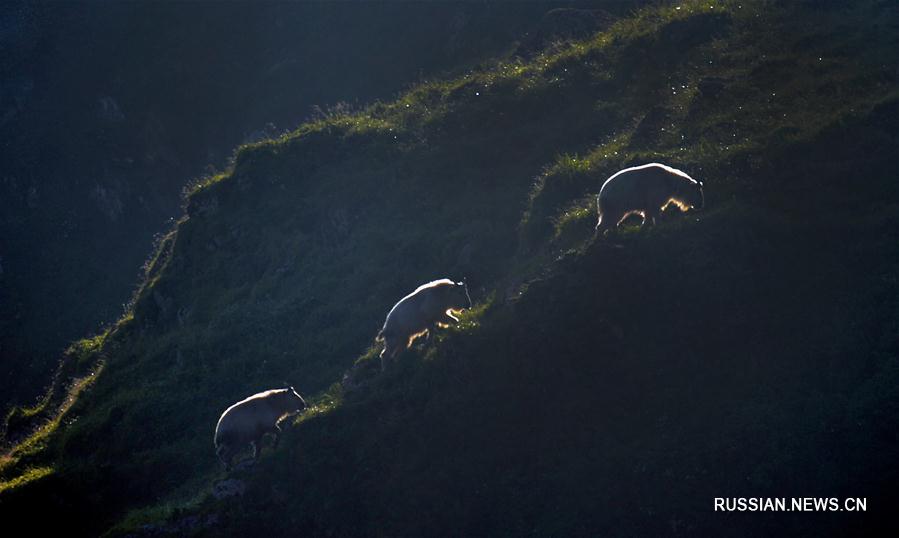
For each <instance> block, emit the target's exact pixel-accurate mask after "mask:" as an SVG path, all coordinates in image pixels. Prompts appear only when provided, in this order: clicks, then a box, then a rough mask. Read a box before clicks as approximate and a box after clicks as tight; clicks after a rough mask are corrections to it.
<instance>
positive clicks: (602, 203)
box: [596, 163, 703, 233]
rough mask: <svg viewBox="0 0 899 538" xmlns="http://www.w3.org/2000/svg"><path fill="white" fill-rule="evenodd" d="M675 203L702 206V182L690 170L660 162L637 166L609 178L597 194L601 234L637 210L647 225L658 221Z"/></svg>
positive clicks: (680, 205)
mask: <svg viewBox="0 0 899 538" xmlns="http://www.w3.org/2000/svg"><path fill="white" fill-rule="evenodd" d="M668 204H674V205H676V206H677V207H678V208H680V210H681V211H687V210H688V209H692V208H694V207H695V208H697V209H700V208H702V204H703V196H702V183H701V182H699V181H696V180H695V179H693V178H691V177H690V176H688V175H687V174H686V173H684V172H682V171H680V170H678V169H676V168H672V167H670V166H666V165H664V164H659V163H650V164H644V165H643V166H634V167H633V168H625V169H624V170H622V171H620V172H618V173H616V174H614V175H613V176H612V177H610V178H609V179H607V180H606V182H605V183H603V185H602V189H600V191H599V195H598V196H597V197H596V205H597V210H598V213H599V221H598V222H597V223H596V231H597V233H603V232H605V231H607V230H609V229H611V228H615V227H617V226H618V225H619V224H620V223H621V221H623V220H624V218H625V217H627V216H628V215H631V214H633V213H639V214H640V215H642V216H643V226H645V225H646V224H647V223H649V224H655V223H656V217H658V216H659V213H661V211H662V210H663V209H664V208H665V207H667V206H668Z"/></svg>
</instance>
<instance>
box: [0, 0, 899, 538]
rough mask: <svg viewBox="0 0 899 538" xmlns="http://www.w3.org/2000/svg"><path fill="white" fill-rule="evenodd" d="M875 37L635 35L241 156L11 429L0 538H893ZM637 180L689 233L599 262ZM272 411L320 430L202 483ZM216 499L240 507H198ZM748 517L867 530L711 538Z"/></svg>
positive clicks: (608, 251)
mask: <svg viewBox="0 0 899 538" xmlns="http://www.w3.org/2000/svg"><path fill="white" fill-rule="evenodd" d="M897 25H899V21H897V13H896V10H895V7H894V6H892V5H891V4H890V3H887V2H873V1H872V2H864V3H859V4H857V5H854V6H843V5H833V6H830V5H824V6H822V5H817V4H798V3H752V4H746V5H744V4H742V3H737V2H733V3H731V2H726V3H709V2H687V3H684V4H681V5H676V6H656V7H651V8H647V9H644V10H641V11H639V12H637V13H635V14H634V15H632V16H630V17H627V18H623V19H621V20H619V21H617V22H616V23H614V24H613V25H612V26H611V27H609V28H608V29H607V30H605V31H603V32H600V33H597V34H596V35H594V36H593V37H591V38H588V39H585V40H582V41H578V42H576V43H573V44H571V45H568V46H557V47H552V48H550V49H547V50H546V52H544V53H541V54H536V55H533V56H528V57H526V58H518V57H514V58H512V59H506V60H502V61H497V62H495V63H493V64H491V65H489V66H485V67H482V68H479V69H475V70H473V71H471V72H467V73H464V74H462V75H460V76H458V77H457V78H449V79H443V80H432V81H425V82H422V83H420V84H418V85H416V86H415V87H413V88H411V89H410V90H409V91H408V92H406V93H404V94H402V95H401V96H399V97H398V98H397V99H396V100H394V101H391V102H378V103H375V104H373V105H371V106H369V107H367V108H364V109H362V110H359V111H356V112H347V111H340V110H337V111H333V112H332V113H330V114H328V115H327V116H326V117H323V118H321V119H318V120H315V121H310V122H308V123H306V124H304V125H303V126H301V127H300V128H299V129H297V130H296V131H293V132H291V133H288V134H285V135H283V136H280V137H278V138H276V139H272V140H266V141H260V142H256V143H252V144H247V145H244V146H242V147H240V148H239V149H238V151H237V153H236V156H235V159H234V162H233V166H232V167H231V168H230V169H229V170H227V171H225V172H223V173H221V174H217V175H214V176H210V177H208V178H206V179H205V180H203V181H201V182H198V184H197V185H196V186H195V187H194V189H193V190H192V191H191V192H190V193H189V194H188V196H187V204H186V206H187V207H186V214H185V215H184V216H183V217H182V218H181V219H180V220H179V221H178V223H177V226H175V227H174V229H173V230H172V231H171V232H170V233H169V234H167V235H166V236H165V237H164V238H163V239H162V240H161V241H160V243H159V247H158V249H157V251H156V253H155V254H154V256H153V258H152V259H151V261H150V262H149V263H148V265H147V271H146V274H145V276H144V279H143V281H142V283H141V286H140V289H139V291H138V293H137V296H136V300H135V302H134V305H133V307H132V308H131V309H130V310H129V311H128V313H127V314H126V315H125V316H124V317H123V318H122V319H121V320H120V321H119V322H118V323H117V324H116V325H115V326H114V327H112V328H111V329H110V330H109V331H107V332H105V333H103V334H101V335H100V336H98V337H96V338H94V339H91V340H85V341H81V342H79V343H77V344H76V345H75V346H73V347H72V348H71V349H70V350H69V352H68V354H67V356H66V358H65V359H64V362H63V366H62V370H61V374H60V377H59V378H58V383H57V386H58V389H57V390H56V391H55V392H54V393H52V394H51V395H49V396H48V399H47V400H46V403H45V405H44V406H43V407H42V408H34V409H25V410H19V411H18V414H16V415H15V416H14V417H13V419H14V420H12V423H13V425H15V426H16V428H17V432H18V433H17V434H16V435H17V439H18V442H17V443H16V444H15V446H12V447H11V450H10V451H9V452H8V453H7V455H5V456H4V459H3V461H2V463H0V479H2V480H3V482H0V513H2V515H3V518H4V520H6V518H14V517H16V514H17V513H18V514H21V513H22V507H26V506H41V507H44V508H45V509H47V510H52V511H53V512H54V513H56V514H59V519H58V520H56V521H54V522H50V523H47V525H48V526H53V525H54V523H59V522H61V521H64V523H65V526H66V528H67V530H69V531H70V532H75V533H78V534H96V533H99V532H102V531H105V530H108V529H111V534H113V535H118V534H128V533H137V534H138V535H141V534H147V535H149V534H152V533H154V532H169V533H175V534H197V535H248V534H263V533H268V534H270V535H276V536H286V535H298V534H304V535H305V534H310V535H333V536H358V535H385V536H396V535H421V534H427V535H435V534H436V535H496V534H501V535H506V534H508V535H525V534H532V535H539V536H559V535H590V536H593V535H625V536H632V535H637V536H640V535H649V536H658V535H722V534H727V535H739V536H759V535H768V534H788V535H793V534H798V535H816V536H819V535H827V534H834V535H846V534H851V535H855V534H861V535H865V534H871V533H873V532H874V531H875V530H876V529H883V528H885V525H889V526H892V527H894V528H895V527H896V524H895V522H893V521H892V520H891V519H890V517H889V516H890V515H891V514H890V513H889V512H890V507H891V506H892V505H893V504H894V503H895V502H896V499H897V497H896V494H895V492H894V491H893V489H894V488H893V484H895V482H896V479H897V478H899V476H897V474H899V473H897V468H896V464H895V457H894V454H895V453H896V449H897V441H899V440H897V438H896V434H895V432H896V431H897V426H899V424H897V418H899V414H897V411H899V408H897V404H899V389H897V386H899V384H897V382H899V378H897V372H899V369H897V366H899V365H897V359H899V357H897V351H899V349H897V341H899V340H897V338H896V334H897V330H899V317H897V315H899V310H897V308H896V306H897V304H896V297H897V296H899V294H897V292H899V289H897V285H899V283H897V280H896V278H895V275H896V274H897V269H899V246H897V245H899V242H897V230H899V226H897V224H899V187H897V183H896V178H895V170H896V167H895V162H894V158H895V156H896V154H897V152H896V150H897V140H896V135H897V131H899V129H897V127H899V119H897V107H899V91H897V85H896V70H895V66H896V65H897V62H896V61H897V57H896V54H897V38H896V36H897V35H899V33H897V30H899V28H897ZM651 161H660V162H665V163H668V164H671V165H673V166H677V167H679V168H682V169H683V170H685V171H686V172H688V173H689V174H691V175H692V176H693V177H696V178H698V179H702V180H703V181H704V184H705V189H706V193H705V194H706V196H705V200H706V207H705V209H704V211H703V212H701V213H695V214H694V213H690V214H687V215H681V214H674V212H668V213H666V214H665V215H663V218H662V219H661V222H660V223H659V225H658V226H657V227H655V228H651V229H646V230H642V231H638V230H637V229H636V228H635V227H632V226H628V227H625V229H623V230H621V231H620V232H619V234H617V235H615V236H613V237H608V238H606V237H599V238H596V237H594V236H593V233H592V228H593V225H594V224H595V220H596V214H595V209H594V207H593V202H592V200H593V199H594V196H595V194H596V193H597V192H598V191H599V188H600V186H601V185H602V182H603V180H604V179H605V178H606V177H608V175H610V174H611V173H613V172H615V171H617V170H619V169H621V168H623V167H626V166H631V165H635V164H642V163H645V162H651ZM442 276H450V277H453V278H460V277H462V276H467V278H468V281H469V285H470V287H471V289H472V299H473V300H474V302H475V303H476V305H475V308H473V309H472V311H470V312H468V313H467V314H466V315H464V317H463V319H462V323H460V324H459V325H458V326H457V327H454V328H452V329H449V330H447V331H444V332H440V333H438V335H437V336H436V337H435V338H431V339H430V340H429V341H428V342H424V343H421V344H420V345H418V346H417V347H415V348H413V349H412V350H410V351H408V352H406V353H403V354H402V355H401V356H400V359H399V363H398V365H397V367H396V368H394V369H392V370H391V371H388V372H387V373H385V374H379V373H378V369H379V368H378V361H377V353H378V352H379V349H377V348H374V347H371V346H372V339H373V337H374V335H375V334H376V333H377V331H378V329H379V328H380V325H381V323H382V322H383V319H384V315H385V314H386V312H387V311H388V310H389V308H390V307H391V305H393V303H394V302H395V301H396V300H397V299H398V298H400V297H402V296H403V295H404V294H405V293H407V292H408V291H410V290H411V289H414V288H415V286H417V285H418V284H420V283H422V282H425V281H427V280H430V279H432V278H436V277H442ZM348 371H349V372H350V373H349V375H348V376H347V377H346V378H345V379H346V382H345V383H343V384H341V383H340V382H341V380H342V379H344V374H345V373H346V372H348ZM285 380H287V381H289V382H290V383H292V384H293V385H294V386H295V387H297V389H298V390H299V391H300V392H301V393H303V394H305V395H309V396H311V398H310V401H311V402H314V406H313V407H312V408H311V409H310V410H308V411H307V412H306V413H304V414H303V415H302V416H300V417H298V418H297V419H296V420H294V421H292V422H291V423H290V424H291V426H292V427H289V428H285V430H287V431H286V432H285V434H284V439H283V440H282V442H281V445H280V446H279V447H278V448H277V449H276V450H269V449H266V450H264V451H263V454H262V459H261V461H260V463H259V464H258V465H257V466H256V467H255V468H253V469H252V470H248V471H238V472H235V473H232V475H231V476H230V477H226V476H225V474H224V472H223V471H221V469H220V467H219V466H218V464H217V462H216V460H215V457H214V454H213V448H212V433H213V430H214V425H215V421H216V419H217V418H218V416H219V414H220V413H221V411H222V410H223V409H224V408H226V407H227V406H228V405H230V404H231V403H233V402H235V401H237V400H239V399H241V398H243V397H245V396H247V395H248V394H252V393H254V392H256V391H259V390H262V389H266V388H271V387H276V386H279V385H281V384H282V383H283V382H284V381H285ZM67 396H68V397H67ZM57 407H61V408H62V409H63V413H62V414H57V413H54V412H53V410H55V409H56V408H57ZM32 415H33V416H32ZM43 416H46V418H48V419H52V421H51V422H49V423H48V424H47V425H46V426H45V427H43V428H41V429H38V430H32V428H33V427H34V426H35V425H37V424H42V422H41V421H40V420H37V419H36V418H35V417H43ZM32 431H33V432H34V433H32V434H31V435H26V434H27V433H28V432H32ZM226 478H237V479H238V480H240V482H239V483H240V485H241V486H242V487H245V488H246V491H245V493H244V494H243V495H239V496H233V497H224V498H217V497H216V496H215V495H213V492H214V491H217V489H216V488H217V487H218V485H219V484H221V483H222V482H221V481H222V480H223V479H226ZM741 496H742V497H757V496H762V497H804V496H821V497H847V496H852V497H866V498H867V499H868V511H867V512H865V513H849V512H832V513H831V512H821V513H715V512H713V498H714V497H741ZM19 517H21V516H19ZM30 523H31V524H32V525H34V526H41V525H43V524H44V523H43V522H34V521H31V522H30Z"/></svg>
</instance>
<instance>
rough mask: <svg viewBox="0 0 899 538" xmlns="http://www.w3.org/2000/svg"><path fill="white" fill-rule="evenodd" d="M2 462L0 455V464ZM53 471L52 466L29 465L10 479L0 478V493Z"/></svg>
mask: <svg viewBox="0 0 899 538" xmlns="http://www.w3.org/2000/svg"><path fill="white" fill-rule="evenodd" d="M3 463H4V462H3V458H2V457H0V465H2V464H3ZM53 472H54V469H53V467H29V468H28V469H26V470H25V472H23V473H22V474H20V475H19V476H17V477H15V478H13V479H12V480H5V481H4V480H0V494H2V493H3V492H4V491H8V490H12V489H15V488H17V487H20V486H23V485H25V484H28V483H31V482H34V481H36V480H40V479H41V478H44V477H46V476H49V475H51V474H53Z"/></svg>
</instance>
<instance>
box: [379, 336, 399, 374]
mask: <svg viewBox="0 0 899 538" xmlns="http://www.w3.org/2000/svg"><path fill="white" fill-rule="evenodd" d="M401 349H402V338H397V337H395V336H385V337H384V350H383V351H381V371H382V372H384V371H386V370H387V367H388V365H389V364H390V363H391V362H393V359H395V358H396V356H397V354H398V353H399V352H400V350H401Z"/></svg>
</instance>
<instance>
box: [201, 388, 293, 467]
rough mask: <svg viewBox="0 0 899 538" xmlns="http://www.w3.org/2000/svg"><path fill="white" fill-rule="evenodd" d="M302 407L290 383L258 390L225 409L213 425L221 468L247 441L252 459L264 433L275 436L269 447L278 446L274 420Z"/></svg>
mask: <svg viewBox="0 0 899 538" xmlns="http://www.w3.org/2000/svg"><path fill="white" fill-rule="evenodd" d="M304 409H306V401H305V400H303V397H302V396H300V395H299V394H297V392H296V391H295V390H294V389H293V387H288V388H286V389H273V390H267V391H265V392H260V393H258V394H254V395H252V396H250V397H249V398H246V399H244V400H241V401H239V402H237V403H236V404H234V405H232V406H231V407H229V408H228V409H225V412H224V413H222V416H221V417H220V418H219V421H218V424H216V426H215V454H216V456H218V458H219V460H221V462H222V464H223V465H224V466H225V470H226V471H229V470H231V459H232V458H233V457H234V455H235V454H237V453H238V452H239V451H240V450H241V449H242V448H243V447H245V446H246V445H247V444H250V445H251V446H252V447H253V461H254V463H255V462H256V460H258V459H259V452H261V450H262V438H263V437H264V436H265V434H267V433H268V434H272V435H273V436H274V438H275V440H274V444H273V445H272V448H274V447H276V446H278V434H279V433H280V432H281V427H280V426H279V425H278V423H279V422H280V421H281V420H282V419H284V418H286V417H288V416H291V415H295V414H297V413H299V412H300V411H302V410H304Z"/></svg>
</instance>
